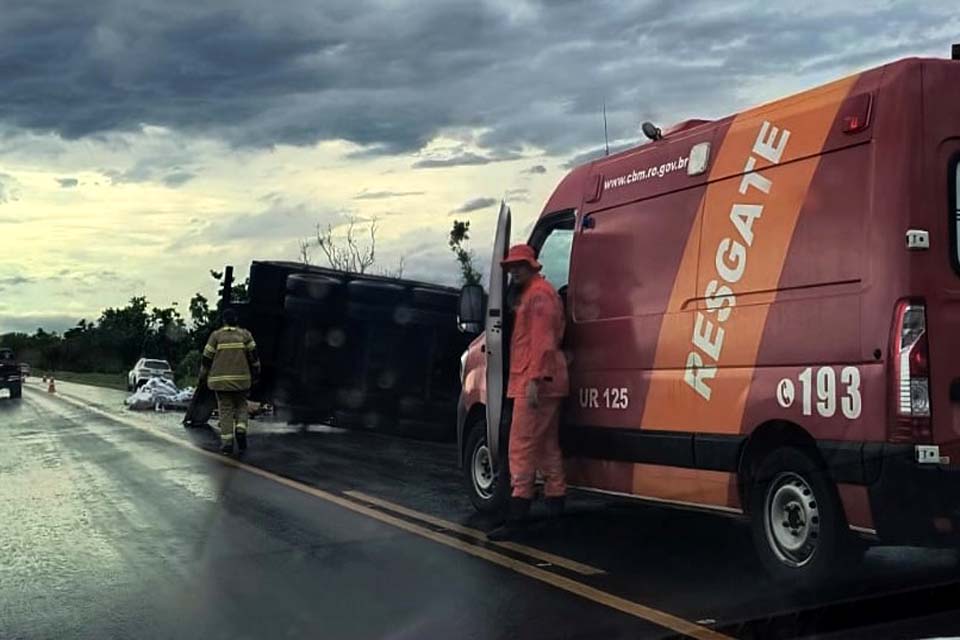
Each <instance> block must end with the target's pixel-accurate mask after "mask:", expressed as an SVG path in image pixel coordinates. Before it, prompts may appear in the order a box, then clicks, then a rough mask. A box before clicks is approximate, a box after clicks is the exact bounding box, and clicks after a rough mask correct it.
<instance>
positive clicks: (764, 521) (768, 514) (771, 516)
mask: <svg viewBox="0 0 960 640" xmlns="http://www.w3.org/2000/svg"><path fill="white" fill-rule="evenodd" d="M750 513H751V522H750V524H751V529H752V532H753V541H754V545H755V546H756V548H757V551H758V553H759V555H760V559H761V561H762V562H763V565H764V567H765V568H766V569H767V571H768V572H769V573H770V575H771V576H773V578H774V579H775V580H778V581H783V582H789V583H791V584H796V585H800V586H803V587H813V586H816V585H817V584H819V583H821V582H822V581H823V580H824V579H825V578H827V577H828V576H829V574H830V571H831V569H832V568H834V563H835V562H836V561H837V560H839V559H841V557H842V556H843V555H844V554H843V553H842V551H843V550H844V549H845V548H846V544H845V543H847V542H848V541H849V532H848V531H847V527H846V521H845V518H844V515H843V508H842V506H841V504H840V500H839V498H838V496H837V493H836V490H835V488H834V486H833V483H832V481H831V480H830V479H829V477H828V476H827V472H826V471H825V470H823V469H821V468H820V467H819V466H818V465H817V463H816V462H814V460H812V459H811V457H810V456H808V455H807V454H806V453H804V452H803V451H801V450H799V449H795V448H792V447H786V448H783V449H778V450H776V451H774V452H772V453H771V454H769V455H768V456H767V457H766V458H765V459H764V460H763V462H761V464H760V467H759V469H758V470H757V474H756V480H755V482H754V484H753V487H752V489H751V492H750Z"/></svg>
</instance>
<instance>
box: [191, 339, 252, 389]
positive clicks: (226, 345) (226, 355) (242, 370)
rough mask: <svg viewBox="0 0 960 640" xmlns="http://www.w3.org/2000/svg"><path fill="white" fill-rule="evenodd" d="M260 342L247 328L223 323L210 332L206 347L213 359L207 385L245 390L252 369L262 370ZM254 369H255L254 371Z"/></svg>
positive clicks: (216, 387)
mask: <svg viewBox="0 0 960 640" xmlns="http://www.w3.org/2000/svg"><path fill="white" fill-rule="evenodd" d="M256 349H257V345H256V343H255V342H254V341H253V336H252V335H250V332H249V331H247V330H246V329H241V328H239V327H223V328H221V329H217V330H216V331H214V332H213V333H212V334H211V335H210V339H209V340H208V341H207V346H205V347H204V348H203V357H204V359H205V360H212V364H211V365H210V372H209V374H208V375H207V386H208V387H210V389H212V390H213V391H245V390H247V389H249V388H250V385H251V382H252V377H253V376H252V373H259V368H260V362H259V360H258V359H257V355H256ZM251 370H252V371H251Z"/></svg>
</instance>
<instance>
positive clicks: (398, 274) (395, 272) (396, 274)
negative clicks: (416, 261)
mask: <svg viewBox="0 0 960 640" xmlns="http://www.w3.org/2000/svg"><path fill="white" fill-rule="evenodd" d="M406 263H407V257H406V256H400V259H399V260H398V261H397V267H396V269H380V275H382V276H384V277H386V278H396V279H397V280H399V279H400V278H402V277H403V270H404V268H405V267H406Z"/></svg>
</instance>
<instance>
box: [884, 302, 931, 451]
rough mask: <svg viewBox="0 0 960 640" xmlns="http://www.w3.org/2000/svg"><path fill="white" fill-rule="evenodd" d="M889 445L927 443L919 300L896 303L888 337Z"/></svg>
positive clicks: (923, 317)
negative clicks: (891, 366) (894, 443)
mask: <svg viewBox="0 0 960 640" xmlns="http://www.w3.org/2000/svg"><path fill="white" fill-rule="evenodd" d="M890 362H891V363H892V364H893V375H892V376H891V386H892V389H891V394H890V397H891V404H892V411H891V414H892V415H891V420H890V429H889V434H888V436H889V438H888V439H889V440H890V441H891V442H929V441H930V440H931V431H930V348H929V345H928V342H927V309H926V305H924V303H923V301H922V300H915V299H910V300H901V301H900V302H898V303H897V308H896V312H895V314H894V318H893V332H892V335H891V336H890Z"/></svg>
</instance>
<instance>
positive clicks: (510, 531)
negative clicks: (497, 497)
mask: <svg viewBox="0 0 960 640" xmlns="http://www.w3.org/2000/svg"><path fill="white" fill-rule="evenodd" d="M532 502H533V501H532V500H530V499H529V498H510V503H509V504H508V505H507V521H506V522H504V523H503V524H502V525H500V526H499V527H497V528H496V529H494V530H493V531H491V532H490V533H488V534H487V540H493V541H494V542H500V541H502V540H510V539H511V538H515V537H517V535H519V534H520V533H521V532H522V531H523V529H524V528H525V525H526V523H525V522H524V520H526V518H527V514H528V513H530V505H531V503H532Z"/></svg>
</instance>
